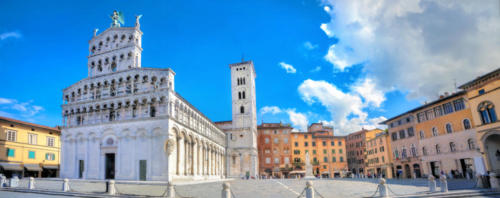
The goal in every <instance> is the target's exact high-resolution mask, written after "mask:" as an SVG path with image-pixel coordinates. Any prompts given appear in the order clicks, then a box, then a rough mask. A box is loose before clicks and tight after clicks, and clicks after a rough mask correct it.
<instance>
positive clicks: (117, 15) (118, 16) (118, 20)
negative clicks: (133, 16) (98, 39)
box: [111, 10, 125, 27]
mask: <svg viewBox="0 0 500 198" xmlns="http://www.w3.org/2000/svg"><path fill="white" fill-rule="evenodd" d="M111 20H113V23H111V27H120V24H121V25H123V24H124V23H125V21H124V17H123V13H122V12H118V11H116V10H115V11H113V15H111Z"/></svg>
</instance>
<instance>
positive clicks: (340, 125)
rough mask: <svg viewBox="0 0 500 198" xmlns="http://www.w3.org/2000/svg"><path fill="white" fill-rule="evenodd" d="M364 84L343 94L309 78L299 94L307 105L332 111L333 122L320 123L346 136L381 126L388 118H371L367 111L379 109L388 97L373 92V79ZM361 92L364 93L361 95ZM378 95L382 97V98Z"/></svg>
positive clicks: (302, 85) (332, 86)
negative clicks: (373, 108) (382, 121)
mask: <svg viewBox="0 0 500 198" xmlns="http://www.w3.org/2000/svg"><path fill="white" fill-rule="evenodd" d="M362 82H363V83H361V84H360V86H353V87H351V89H352V90H351V91H349V92H343V91H342V90H340V89H338V88H337V87H336V86H334V85H332V84H330V83H328V82H326V81H315V80H311V79H307V80H305V81H304V82H303V83H302V84H301V85H300V86H299V88H298V91H299V94H300V95H301V97H302V100H304V101H305V102H307V103H308V104H310V105H312V104H315V103H319V104H321V105H322V106H324V107H325V108H326V110H327V111H328V112H330V115H331V121H325V120H321V121H320V122H323V123H325V124H326V123H327V124H329V125H331V126H334V127H335V128H336V129H338V130H337V132H338V133H339V134H344V135H345V134H348V133H351V132H354V131H357V130H360V129H361V128H367V129H368V128H375V127H378V121H379V120H381V119H385V118H384V117H379V118H376V119H374V118H370V119H369V118H368V113H366V112H365V111H364V109H365V108H367V107H378V106H379V105H380V104H381V103H382V102H383V101H384V100H385V97H384V96H383V93H382V92H378V91H376V90H373V89H371V88H372V87H371V85H370V84H369V83H370V80H364V81H362ZM366 82H368V83H366ZM360 91H361V92H363V93H365V94H361V93H360ZM379 94H382V98H380V95H379ZM374 96H375V97H374ZM372 97H374V98H372Z"/></svg>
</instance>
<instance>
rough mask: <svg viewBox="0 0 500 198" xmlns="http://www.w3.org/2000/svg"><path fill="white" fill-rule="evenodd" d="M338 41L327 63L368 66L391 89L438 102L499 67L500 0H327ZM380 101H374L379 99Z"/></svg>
mask: <svg viewBox="0 0 500 198" xmlns="http://www.w3.org/2000/svg"><path fill="white" fill-rule="evenodd" d="M322 6H329V8H330V9H325V11H326V12H327V13H328V14H330V15H331V21H330V22H328V23H324V24H321V27H320V28H321V29H322V30H323V31H324V32H325V34H326V35H327V36H329V37H332V36H333V32H335V37H336V38H338V39H339V42H338V43H336V44H335V45H332V46H331V47H330V48H329V50H328V52H327V54H326V56H325V59H326V60H327V61H328V62H330V63H332V64H333V65H334V67H336V68H338V69H340V70H341V71H344V69H345V68H348V67H351V66H352V65H353V64H356V63H360V62H365V66H364V68H363V72H364V74H365V75H366V76H367V77H369V78H370V79H372V80H373V83H376V84H377V86H379V87H381V88H382V89H384V90H390V89H393V88H395V89H398V90H402V91H404V92H408V93H409V95H408V96H409V97H410V98H420V97H424V98H427V99H433V98H434V97H437V95H438V94H439V93H442V92H444V91H453V89H454V86H453V84H454V83H453V82H454V79H456V80H457V83H458V84H460V83H464V82H466V81H468V80H472V79H474V78H475V77H476V76H479V75H481V74H484V73H487V72H489V71H491V70H493V69H496V68H498V67H499V65H498V63H499V62H500V56H499V55H498V54H500V45H499V43H500V36H498V35H500V17H498V14H499V10H498V8H499V7H498V6H499V4H498V0H484V1H481V3H478V2H477V1H427V0H417V1H405V0H401V1H371V0H359V1H351V0H324V1H323V3H322ZM373 102H375V101H373Z"/></svg>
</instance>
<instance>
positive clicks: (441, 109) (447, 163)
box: [414, 91, 484, 178]
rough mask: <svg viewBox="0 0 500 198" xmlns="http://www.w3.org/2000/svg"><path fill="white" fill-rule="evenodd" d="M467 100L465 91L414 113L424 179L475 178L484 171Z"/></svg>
mask: <svg viewBox="0 0 500 198" xmlns="http://www.w3.org/2000/svg"><path fill="white" fill-rule="evenodd" d="M465 97H466V95H465V92H464V91H461V92H457V93H455V94H452V95H447V94H445V95H444V96H441V97H440V98H439V99H438V100H435V101H433V102H431V103H428V104H426V105H423V106H421V107H419V108H417V109H415V110H414V113H415V115H416V117H417V124H416V126H415V129H416V130H415V131H416V132H418V135H417V136H418V139H419V144H418V152H417V153H420V154H421V155H420V158H421V160H422V165H423V174H424V175H430V174H432V175H434V176H435V177H439V175H440V174H441V173H446V174H447V175H448V177H450V178H457V177H460V178H465V177H469V178H472V177H474V173H475V172H476V170H477V169H479V170H483V169H484V163H483V162H482V161H481V154H480V153H479V151H478V150H477V149H476V146H475V145H476V130H475V128H474V127H473V126H474V122H473V121H472V114H471V109H470V106H469V104H468V103H467V102H466V98H465Z"/></svg>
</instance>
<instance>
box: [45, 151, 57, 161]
mask: <svg viewBox="0 0 500 198" xmlns="http://www.w3.org/2000/svg"><path fill="white" fill-rule="evenodd" d="M55 159H56V154H54V153H46V154H45V160H50V161H54V160H55Z"/></svg>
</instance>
